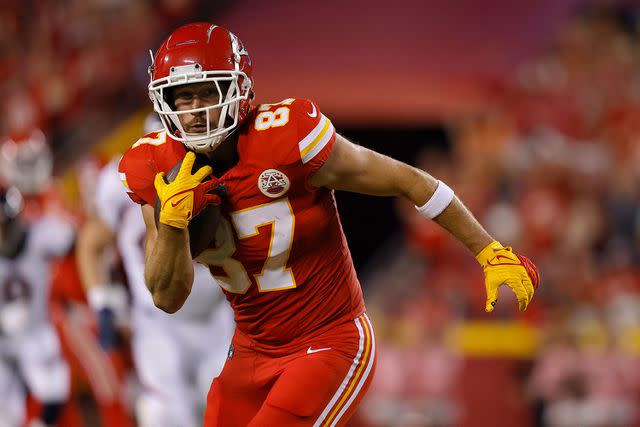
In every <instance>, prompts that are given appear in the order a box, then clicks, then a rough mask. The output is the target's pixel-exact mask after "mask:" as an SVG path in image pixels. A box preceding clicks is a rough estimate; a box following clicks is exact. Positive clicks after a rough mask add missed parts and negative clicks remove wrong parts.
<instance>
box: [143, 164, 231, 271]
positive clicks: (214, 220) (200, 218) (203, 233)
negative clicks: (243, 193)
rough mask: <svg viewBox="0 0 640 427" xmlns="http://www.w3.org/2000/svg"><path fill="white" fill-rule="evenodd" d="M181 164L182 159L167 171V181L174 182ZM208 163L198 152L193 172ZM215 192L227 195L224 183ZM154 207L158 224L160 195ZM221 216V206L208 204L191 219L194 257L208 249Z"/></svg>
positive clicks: (191, 242)
mask: <svg viewBox="0 0 640 427" xmlns="http://www.w3.org/2000/svg"><path fill="white" fill-rule="evenodd" d="M181 165H182V160H180V161H179V162H178V163H176V164H175V165H173V167H172V168H171V169H170V170H169V172H167V174H166V175H165V177H164V178H165V181H166V182H167V183H169V182H172V181H173V180H174V179H176V176H177V175H178V171H180V166H181ZM206 165H207V157H206V156H205V155H203V154H197V155H196V161H195V162H194V164H193V168H192V169H191V173H195V172H196V171H197V170H198V169H200V168H201V167H203V166H206ZM207 179H209V178H205V179H204V181H206V180H207ZM204 181H203V182H204ZM214 192H215V193H216V194H218V195H219V196H220V197H221V198H222V197H224V196H225V188H224V186H223V185H220V186H219V187H218V188H216V189H215V190H214ZM154 208H155V219H156V226H157V225H158V222H159V220H160V200H159V199H158V196H156V203H155V207H154ZM220 218H221V211H220V206H207V207H206V208H204V209H203V210H202V212H200V213H199V214H198V215H196V216H195V217H194V218H193V219H191V221H189V226H188V229H189V247H190V249H191V257H192V258H193V259H195V258H197V257H198V255H200V254H201V253H202V252H203V251H204V250H205V249H207V248H208V247H209V245H210V244H211V242H212V241H213V240H214V239H215V237H216V230H217V228H218V223H219V222H220Z"/></svg>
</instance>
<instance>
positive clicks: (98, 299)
mask: <svg viewBox="0 0 640 427" xmlns="http://www.w3.org/2000/svg"><path fill="white" fill-rule="evenodd" d="M87 300H88V302H89V306H91V308H92V309H93V310H94V311H96V312H98V311H100V310H102V309H103V308H111V309H113V310H114V311H117V312H122V313H124V312H125V311H126V306H127V291H126V290H125V289H124V287H123V286H122V285H115V284H110V285H95V286H92V287H90V288H89V289H88V290H87Z"/></svg>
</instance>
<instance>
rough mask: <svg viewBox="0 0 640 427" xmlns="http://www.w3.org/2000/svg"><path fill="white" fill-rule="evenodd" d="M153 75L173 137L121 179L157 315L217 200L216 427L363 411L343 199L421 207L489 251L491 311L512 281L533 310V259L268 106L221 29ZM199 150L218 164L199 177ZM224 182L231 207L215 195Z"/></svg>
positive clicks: (483, 258) (209, 257) (182, 287)
mask: <svg viewBox="0 0 640 427" xmlns="http://www.w3.org/2000/svg"><path fill="white" fill-rule="evenodd" d="M149 71H150V75H151V82H150V84H149V95H150V97H151V99H152V102H153V104H154V108H155V111H156V112H157V113H158V114H159V115H160V118H161V119H162V121H163V124H164V129H163V130H161V131H157V132H152V133H150V134H148V135H146V136H145V137H143V138H141V139H140V140H138V141H137V142H136V143H135V144H133V146H132V147H131V148H130V149H129V150H128V151H127V153H126V154H125V155H124V157H123V158H122V160H121V162H120V172H121V174H122V178H123V180H124V182H125V184H126V185H127V186H128V188H129V195H130V196H131V198H132V199H133V200H134V201H136V202H137V203H139V204H141V205H142V215H143V217H144V219H145V223H146V253H145V261H146V262H145V277H146V283H147V286H148V288H149V290H150V292H151V295H152V297H153V301H154V303H155V304H156V306H158V307H160V308H162V309H163V310H165V311H167V312H170V313H173V312H175V311H177V310H178V309H179V308H180V307H181V306H182V304H183V303H184V301H185V299H186V298H187V296H188V295H189V292H190V291H191V287H192V282H193V277H194V272H193V271H194V270H193V263H192V254H191V253H190V248H189V232H188V226H189V221H190V220H191V219H192V218H193V217H195V216H196V215H198V213H200V212H201V211H202V210H203V209H204V207H205V206H207V205H210V204H218V205H219V206H220V208H221V210H222V219H221V220H220V222H219V224H218V228H217V232H216V235H215V239H213V242H212V244H211V245H210V247H209V248H208V249H207V250H205V251H204V252H202V253H201V254H198V257H197V260H198V261H199V262H201V263H204V264H207V265H208V266H209V268H210V270H211V273H212V274H213V275H214V276H215V277H216V279H217V280H218V283H219V284H220V286H221V287H222V288H223V290H224V291H225V294H226V295H227V299H228V300H229V301H230V302H231V305H232V307H233V309H234V312H235V319H236V325H237V327H236V333H235V335H234V337H233V341H232V348H231V350H230V352H229V356H228V360H227V363H226V365H225V367H224V369H223V371H222V374H221V375H220V376H219V377H218V378H217V379H215V380H214V381H213V383H212V385H211V389H210V391H209V396H208V403H207V411H206V415H205V426H207V427H213V426H224V427H235V426H252V427H256V426H342V425H345V423H346V422H347V420H348V419H349V417H350V416H351V415H352V414H353V412H354V410H355V409H356V407H357V406H358V405H359V403H360V401H361V399H362V397H363V395H364V393H365V392H366V390H367V388H368V386H369V383H370V381H371V378H372V375H373V372H374V366H375V358H376V344H375V338H374V334H373V330H372V328H371V323H370V321H369V319H368V317H367V315H366V313H365V306H364V301H363V297H362V291H361V289H360V284H359V282H358V279H357V277H356V274H355V271H354V267H353V263H352V261H351V256H350V254H349V249H348V247H347V244H346V240H345V237H344V234H343V232H342V228H341V226H340V219H339V216H338V212H337V208H336V204H335V199H334V197H333V190H346V191H354V192H359V193H364V194H371V195H378V196H400V197H405V198H407V199H408V200H410V201H411V202H413V204H414V205H416V209H418V211H419V212H420V213H421V214H422V215H423V216H425V217H426V218H430V219H433V220H435V221H436V222H437V223H438V224H440V225H441V226H442V227H444V228H446V229H447V230H448V231H449V232H451V234H453V235H454V236H455V237H456V238H457V239H458V240H460V241H461V242H462V243H463V244H464V245H465V246H466V247H467V248H468V249H469V251H470V252H472V253H473V254H474V255H475V256H476V258H477V259H478V262H479V263H480V265H481V266H482V268H483V271H484V274H485V279H486V280H485V283H486V290H487V302H486V310H487V311H492V310H493V307H494V305H495V304H496V301H497V299H498V288H499V287H500V286H501V285H503V284H506V285H508V286H509V287H510V288H511V289H512V290H513V291H514V292H515V293H516V295H517V297H518V301H519V305H520V309H521V310H524V309H526V307H527V305H528V304H529V302H530V301H531V299H532V297H533V293H534V283H533V282H532V279H533V280H535V281H536V282H535V283H536V284H537V273H536V270H535V267H534V266H533V264H531V263H530V262H529V261H528V260H526V259H525V258H524V257H520V256H517V255H516V254H515V253H514V252H513V251H512V250H511V248H509V247H504V246H502V245H501V244H500V243H499V242H497V241H495V240H494V239H493V238H492V237H491V236H490V235H489V234H488V233H487V232H486V231H485V230H484V228H483V227H482V226H481V225H480V224H479V223H478V222H477V221H476V220H475V218H474V217H473V216H472V215H471V213H469V211H468V210H467V209H466V208H465V207H464V205H463V204H462V202H461V201H460V200H459V199H458V198H457V197H456V196H455V195H454V192H453V190H452V189H451V188H449V187H448V186H447V185H446V184H445V183H444V182H442V181H439V180H437V179H435V178H434V177H432V176H431V175H429V174H428V173H426V172H424V171H421V170H418V169H416V168H413V167H410V166H408V165H406V164H403V163H401V162H398V161H396V160H394V159H391V158H389V157H385V156H383V155H380V154H378V153H375V152H373V151H371V150H368V149H366V148H364V147H360V146H358V145H355V144H353V143H351V142H349V141H348V140H347V139H345V138H344V137H342V136H341V135H339V134H338V133H336V131H335V129H334V127H333V125H332V124H331V121H330V120H329V119H328V118H327V117H326V116H325V115H324V114H322V112H321V111H320V108H319V107H318V105H317V104H316V103H314V102H312V101H309V100H306V99H294V98H287V99H284V100H282V101H280V102H276V103H273V104H260V105H253V104H252V100H253V98H254V94H253V73H252V63H251V58H250V56H249V53H248V52H247V50H246V48H245V47H244V45H243V44H242V42H241V41H240V40H239V39H238V37H236V36H235V35H234V34H232V33H230V32H229V31H227V30H225V29H224V28H221V27H219V26H216V25H213V24H209V23H194V24H188V25H185V26H183V27H180V28H178V29H177V30H176V31H174V32H173V33H172V34H171V35H170V36H169V37H168V38H167V39H166V40H165V41H164V42H163V43H162V45H161V47H160V49H159V50H158V52H157V53H156V55H155V58H154V60H153V64H152V65H151V67H150V70H149ZM196 153H198V154H199V156H201V157H202V156H205V157H206V159H207V160H208V163H209V165H207V166H204V167H202V168H200V169H198V170H197V171H196V172H195V173H192V166H193V164H194V161H195V157H196ZM179 161H182V166H181V168H180V171H179V173H178V175H177V177H176V178H175V179H174V180H173V181H172V182H171V183H167V182H166V180H165V179H164V174H165V173H166V172H167V171H168V170H170V169H171V168H172V167H173V166H174V164H176V163H177V162H179ZM220 184H222V185H224V186H225V188H226V196H224V197H222V198H221V197H220V196H219V195H217V194H214V193H213V192H212V190H213V189H214V188H218V186H219V185H220ZM156 197H157V198H158V200H159V207H160V208H159V210H160V212H159V225H158V226H157V227H156V224H155V219H154V203H155V200H156ZM530 275H531V276H533V277H531V276H530Z"/></svg>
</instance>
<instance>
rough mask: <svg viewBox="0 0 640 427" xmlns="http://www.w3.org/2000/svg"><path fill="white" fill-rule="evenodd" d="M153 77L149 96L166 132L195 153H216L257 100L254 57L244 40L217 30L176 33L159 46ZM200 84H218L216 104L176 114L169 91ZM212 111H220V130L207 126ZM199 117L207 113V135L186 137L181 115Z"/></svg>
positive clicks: (205, 26) (187, 28)
mask: <svg viewBox="0 0 640 427" xmlns="http://www.w3.org/2000/svg"><path fill="white" fill-rule="evenodd" d="M149 75H150V76H151V82H150V83H149V97H150V98H151V101H153V105H154V109H155V111H156V112H157V113H158V114H159V115H160V118H161V120H162V123H163V125H164V127H165V129H166V130H167V132H169V134H170V135H171V136H172V137H173V138H175V139H177V140H178V141H181V142H182V143H183V144H185V145H186V146H187V147H189V148H191V149H192V150H194V151H198V152H203V151H211V150H213V149H215V148H216V147H217V146H218V145H219V144H220V143H221V142H222V141H224V140H225V139H226V138H227V137H228V136H229V135H230V134H231V133H232V132H233V131H234V130H235V129H237V127H238V126H239V125H240V124H241V123H242V121H243V120H244V119H245V118H246V117H247V114H248V113H249V107H250V105H251V100H252V99H253V91H252V86H253V80H252V67H251V58H250V57H249V53H248V52H247V51H246V49H245V48H244V46H243V44H242V42H241V41H240V39H238V38H237V37H236V36H235V35H233V34H232V33H231V32H229V31H227V30H225V29H224V28H222V27H218V26H217V25H214V24H209V23H204V22H199V23H194V24H187V25H184V26H182V27H180V28H178V29H177V30H175V31H174V32H173V34H171V35H170V36H169V37H168V38H167V39H166V40H165V41H164V42H163V43H162V45H161V46H160V49H159V50H158V52H157V53H156V56H155V58H154V59H153V64H152V65H151V67H149ZM200 82H214V83H215V84H216V87H217V89H218V95H219V101H218V103H217V104H216V105H212V106H207V107H203V108H196V109H191V110H185V111H176V110H175V109H174V107H173V105H170V104H171V102H167V97H166V95H167V93H166V92H165V91H166V90H167V89H168V88H171V87H174V86H180V85H184V84H190V83H200ZM223 92H224V93H223ZM214 108H217V109H220V119H219V121H218V126H217V127H216V128H212V126H211V124H210V121H209V114H210V112H211V111H212V110H213V109H214ZM201 112H205V113H206V117H207V121H206V124H207V130H206V132H203V133H191V134H190V133H187V132H185V131H184V129H183V127H182V125H181V123H180V120H179V115H180V114H194V113H201Z"/></svg>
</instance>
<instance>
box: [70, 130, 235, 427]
mask: <svg viewBox="0 0 640 427" xmlns="http://www.w3.org/2000/svg"><path fill="white" fill-rule="evenodd" d="M156 123H157V121H156ZM157 124H158V127H162V125H161V124H160V123H157ZM158 127H155V128H153V129H158ZM118 161H119V158H118V159H116V160H114V161H112V162H111V163H109V164H108V165H107V166H106V167H105V168H104V169H103V170H102V171H101V173H100V175H99V177H98V185H97V188H96V191H95V195H94V196H95V213H96V214H95V215H94V216H93V217H92V218H90V220H89V221H88V222H87V223H86V224H85V226H84V227H83V229H82V231H81V232H80V236H79V241H78V246H77V256H78V261H79V267H80V271H81V273H82V277H83V282H84V284H85V286H86V287H87V294H88V297H89V301H90V305H91V306H92V307H93V308H94V309H95V310H96V312H97V313H98V315H99V317H101V318H102V319H103V322H104V321H105V320H104V319H105V318H106V319H109V318H115V317H117V316H118V312H121V311H122V310H123V304H122V290H121V289H119V288H118V287H117V286H116V285H114V284H111V283H109V279H108V275H107V274H106V273H105V268H104V267H105V265H104V264H105V263H104V261H103V260H104V254H105V252H106V250H107V249H108V248H110V247H111V248H117V249H118V251H119V253H120V255H121V257H122V260H123V264H124V268H125V272H126V274H127V279H128V282H129V285H130V289H131V293H132V297H133V300H132V313H131V318H132V328H133V331H132V332H133V337H132V348H133V356H134V363H135V367H136V371H137V373H138V376H139V377H140V380H141V383H142V386H143V390H142V393H141V395H140V396H139V397H138V398H137V399H136V405H135V407H136V417H137V420H138V424H139V425H140V426H141V427H196V426H200V425H202V413H203V410H204V406H205V403H206V399H205V396H206V393H207V390H208V388H209V385H210V384H211V381H212V379H213V378H214V377H216V376H218V374H219V373H220V371H221V370H222V366H223V365H224V362H225V360H226V357H227V351H228V348H229V344H230V343H231V336H232V335H233V329H234V324H233V312H232V310H231V308H230V307H229V304H228V303H227V302H226V301H225V299H224V296H223V294H222V291H221V290H220V289H219V288H218V286H216V284H215V282H214V281H213V280H212V278H211V275H210V274H209V272H208V271H207V269H206V268H205V267H204V266H202V265H196V266H194V271H195V279H194V283H193V288H192V291H191V295H190V298H189V299H188V300H187V302H186V304H185V306H184V307H183V308H182V310H180V313H178V314H177V315H176V316H169V315H168V314H167V313H165V312H163V311H161V310H160V309H158V308H156V307H155V306H154V304H153V301H152V299H151V295H150V294H149V292H148V290H147V287H146V286H145V282H144V248H143V245H144V236H145V225H144V221H143V220H142V217H141V216H140V212H139V208H138V207H137V205H136V204H135V203H133V202H132V201H131V200H130V199H129V197H127V195H126V193H125V192H124V191H123V189H122V183H121V182H120V180H119V179H118ZM103 329H104V327H103ZM103 335H105V334H103ZM103 341H106V342H111V341H113V339H109V338H108V337H106V338H103Z"/></svg>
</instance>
